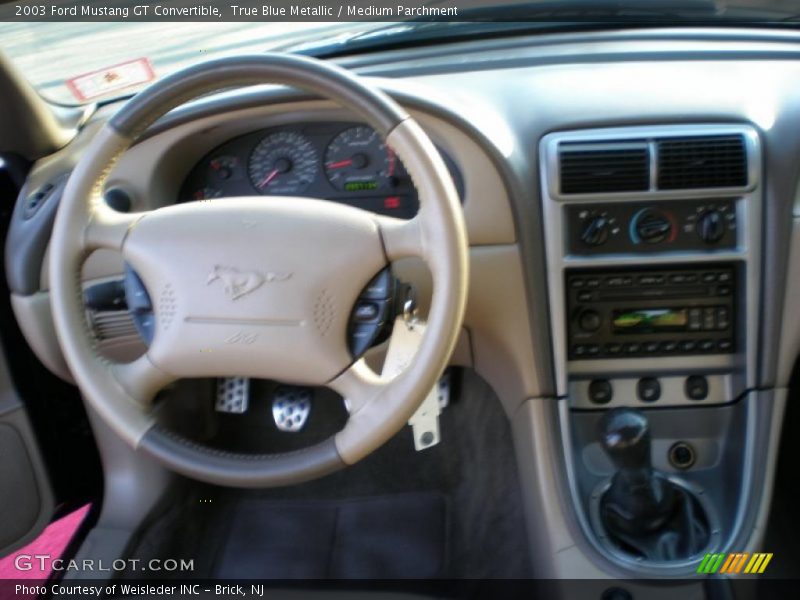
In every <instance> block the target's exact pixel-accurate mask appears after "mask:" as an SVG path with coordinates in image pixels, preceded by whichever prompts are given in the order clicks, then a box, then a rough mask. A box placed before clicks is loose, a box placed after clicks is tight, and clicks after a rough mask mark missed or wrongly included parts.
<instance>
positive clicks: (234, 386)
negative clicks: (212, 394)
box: [214, 377, 250, 415]
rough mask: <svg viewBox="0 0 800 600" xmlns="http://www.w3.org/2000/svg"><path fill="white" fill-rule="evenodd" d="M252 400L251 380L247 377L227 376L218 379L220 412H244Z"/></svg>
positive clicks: (218, 409)
mask: <svg viewBox="0 0 800 600" xmlns="http://www.w3.org/2000/svg"><path fill="white" fill-rule="evenodd" d="M249 402H250V380H249V379H248V378H247V377H225V378H224V379H217V401H216V403H215V405H214V408H215V409H216V410H217V411H218V412H223V413H234V414H238V415H240V414H242V413H244V412H245V411H246V410H247V405H248V404H249Z"/></svg>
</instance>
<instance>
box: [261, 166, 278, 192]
mask: <svg viewBox="0 0 800 600" xmlns="http://www.w3.org/2000/svg"><path fill="white" fill-rule="evenodd" d="M278 173H280V171H279V170H278V169H273V170H272V172H271V173H270V174H269V175H267V176H266V177H264V179H262V180H261V183H259V184H258V187H259V189H263V188H265V187H267V185H268V184H269V182H270V181H272V180H273V179H275V178H276V177H277V176H278Z"/></svg>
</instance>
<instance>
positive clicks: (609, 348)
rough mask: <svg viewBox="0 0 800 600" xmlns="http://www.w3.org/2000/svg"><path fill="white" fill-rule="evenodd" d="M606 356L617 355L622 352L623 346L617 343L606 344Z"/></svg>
mask: <svg viewBox="0 0 800 600" xmlns="http://www.w3.org/2000/svg"><path fill="white" fill-rule="evenodd" d="M605 351H606V354H611V355H616V354H619V353H620V352H622V344H617V343H616V342H614V343H611V344H606V347H605Z"/></svg>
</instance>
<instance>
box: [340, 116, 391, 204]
mask: <svg viewBox="0 0 800 600" xmlns="http://www.w3.org/2000/svg"><path fill="white" fill-rule="evenodd" d="M396 162H397V158H396V157H395V154H394V152H392V150H391V149H390V148H388V147H387V146H386V144H384V143H383V140H382V139H381V137H380V136H379V135H378V132H377V131H375V130H374V129H372V128H371V127H368V126H366V125H359V126H356V127H350V128H349V129H345V130H344V131H342V132H341V133H340V134H339V135H337V136H336V137H335V138H333V140H332V141H331V143H330V144H328V148H327V150H326V151H325V174H326V175H327V176H328V181H330V182H331V185H333V186H334V187H335V188H337V189H339V190H342V191H345V192H368V191H374V190H388V189H390V188H392V187H394V186H395V185H396V181H395V179H394V174H395V164H396Z"/></svg>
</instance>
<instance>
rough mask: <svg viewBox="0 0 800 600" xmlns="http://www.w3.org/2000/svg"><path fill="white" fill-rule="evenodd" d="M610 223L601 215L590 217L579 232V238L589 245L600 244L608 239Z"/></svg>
mask: <svg viewBox="0 0 800 600" xmlns="http://www.w3.org/2000/svg"><path fill="white" fill-rule="evenodd" d="M609 229H610V224H609V222H608V219H607V218H606V217H604V216H602V215H596V216H594V217H591V218H590V219H589V220H588V222H587V223H586V225H584V227H583V231H582V232H581V240H582V241H583V243H584V244H587V245H589V246H602V245H603V244H605V243H606V240H608V234H609Z"/></svg>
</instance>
